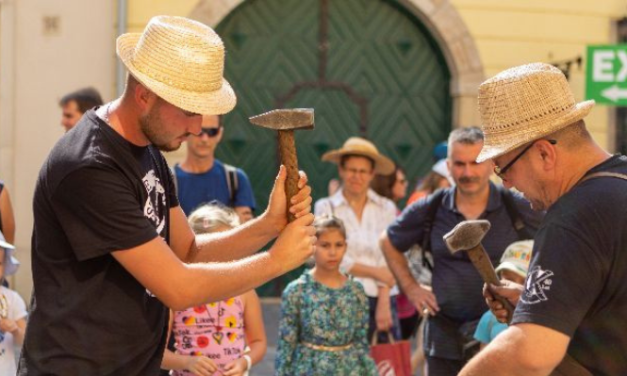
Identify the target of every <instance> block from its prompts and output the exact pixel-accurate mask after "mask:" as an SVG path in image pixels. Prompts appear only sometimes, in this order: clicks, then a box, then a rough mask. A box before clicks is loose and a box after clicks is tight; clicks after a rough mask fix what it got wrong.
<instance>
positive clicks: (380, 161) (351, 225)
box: [314, 137, 400, 342]
mask: <svg viewBox="0 0 627 376" xmlns="http://www.w3.org/2000/svg"><path fill="white" fill-rule="evenodd" d="M322 160H323V161H326V162H332V163H335V164H337V165H338V173H339V176H340V180H341V181H342V186H341V188H340V189H339V190H338V191H337V192H335V193H334V194H333V196H330V197H326V198H323V199H320V200H318V201H317V202H316V205H315V208H314V212H315V213H316V215H323V214H333V215H335V216H337V217H339V218H340V219H342V221H344V225H345V226H346V234H347V240H348V242H347V244H348V248H347V250H346V256H344V259H343V261H342V269H343V270H345V271H347V272H348V273H350V274H352V275H354V276H355V277H357V280H359V281H360V282H361V283H362V284H363V286H364V290H365V291H366V295H367V296H368V301H369V306H370V323H369V327H368V338H372V334H373V333H374V331H375V330H380V331H388V330H390V329H392V332H393V334H394V335H395V337H396V338H397V339H398V338H400V331H399V330H400V326H399V322H398V317H397V315H396V310H395V305H396V302H395V299H394V298H395V297H396V295H397V294H398V288H396V287H395V286H394V285H395V282H394V278H393V277H392V274H391V273H390V270H389V269H388V267H387V265H386V263H385V259H384V258H383V254H382V253H381V249H380V248H379V244H378V238H379V234H380V233H381V231H383V230H384V229H385V227H386V226H387V225H388V224H390V223H391V222H392V221H393V220H394V217H395V216H396V206H395V205H394V203H393V202H392V201H391V200H389V199H387V198H385V197H382V196H379V195H378V194H376V193H375V192H374V191H373V190H372V189H370V182H372V179H374V176H375V174H381V175H388V174H391V173H392V172H394V169H395V166H394V162H392V161H391V160H390V159H389V158H387V157H385V156H384V155H381V154H380V153H379V151H378V150H377V148H376V146H375V145H374V144H373V143H372V142H370V141H368V140H365V139H363V138H360V137H351V138H349V139H348V140H346V142H344V145H343V146H342V147H341V148H340V149H337V150H332V151H329V152H327V153H325V154H324V155H323V156H322ZM381 340H382V341H385V342H387V341H388V336H387V335H385V333H382V335H381Z"/></svg>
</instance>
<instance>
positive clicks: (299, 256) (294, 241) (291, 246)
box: [269, 213, 316, 273]
mask: <svg viewBox="0 0 627 376" xmlns="http://www.w3.org/2000/svg"><path fill="white" fill-rule="evenodd" d="M313 220H314V215H313V214H311V213H308V214H305V215H304V216H302V217H300V218H296V220H295V221H294V222H292V223H290V224H289V225H287V227H285V229H284V230H283V231H282V232H281V234H280V235H279V237H278V238H277V240H276V242H275V243H274V245H273V246H272V248H271V249H270V251H269V252H270V254H271V255H272V258H273V259H274V260H276V262H277V263H278V264H279V265H281V268H283V273H286V272H288V271H290V270H293V269H295V268H297V267H298V266H300V265H302V264H303V263H304V262H305V261H307V259H309V257H311V255H313V251H314V244H315V243H316V229H315V228H314V227H313V226H312V225H311V224H312V223H313Z"/></svg>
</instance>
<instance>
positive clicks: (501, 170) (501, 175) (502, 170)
mask: <svg viewBox="0 0 627 376" xmlns="http://www.w3.org/2000/svg"><path fill="white" fill-rule="evenodd" d="M537 141H540V140H537ZM537 141H534V142H532V143H530V144H529V145H527V147H525V148H524V149H523V151H521V152H520V153H519V154H518V155H517V156H516V158H514V159H512V160H511V161H510V162H509V163H508V164H506V165H505V167H503V168H500V167H499V166H496V165H495V166H494V173H495V174H496V176H498V177H499V178H501V180H505V174H506V173H507V170H509V169H510V168H512V166H513V165H514V163H516V161H517V160H519V159H520V157H522V156H523V155H524V154H525V153H526V152H527V150H529V149H531V147H532V146H533V144H535V143H536V142H537ZM546 141H548V142H549V143H550V144H551V145H555V144H557V140H546Z"/></svg>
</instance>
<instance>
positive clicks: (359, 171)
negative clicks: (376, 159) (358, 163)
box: [343, 168, 372, 176]
mask: <svg viewBox="0 0 627 376" xmlns="http://www.w3.org/2000/svg"><path fill="white" fill-rule="evenodd" d="M343 169H344V171H346V172H348V173H349V174H351V175H359V176H365V175H370V174H371V173H372V170H365V169H358V168H343Z"/></svg>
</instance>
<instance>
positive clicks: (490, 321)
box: [475, 311, 507, 343]
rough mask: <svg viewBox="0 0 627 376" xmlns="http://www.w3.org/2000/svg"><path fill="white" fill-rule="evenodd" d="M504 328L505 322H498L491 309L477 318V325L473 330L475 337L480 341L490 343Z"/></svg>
mask: <svg viewBox="0 0 627 376" xmlns="http://www.w3.org/2000/svg"><path fill="white" fill-rule="evenodd" d="M505 329H507V324H503V323H500V322H498V320H497V319H496V316H494V314H492V312H491V311H487V312H486V313H484V314H483V316H481V320H479V325H477V330H475V339H476V340H477V341H479V342H481V343H490V342H492V340H493V339H494V338H496V336H497V335H498V334H499V333H501V332H502V331H503V330H505Z"/></svg>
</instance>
